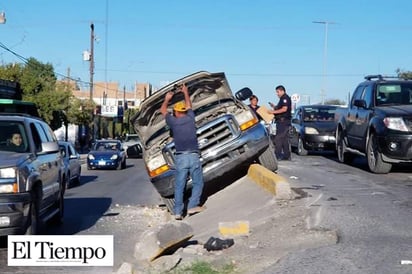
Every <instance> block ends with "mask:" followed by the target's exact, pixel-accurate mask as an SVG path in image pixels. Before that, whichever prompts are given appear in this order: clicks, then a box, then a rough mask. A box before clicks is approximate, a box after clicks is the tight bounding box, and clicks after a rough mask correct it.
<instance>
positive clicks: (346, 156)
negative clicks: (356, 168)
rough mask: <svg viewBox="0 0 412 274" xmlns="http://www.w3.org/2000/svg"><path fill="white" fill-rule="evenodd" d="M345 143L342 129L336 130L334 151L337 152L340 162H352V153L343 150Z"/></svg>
mask: <svg viewBox="0 0 412 274" xmlns="http://www.w3.org/2000/svg"><path fill="white" fill-rule="evenodd" d="M345 150H346V144H345V140H344V139H343V133H342V130H338V132H337V138H336V153H337V154H338V160H339V162H341V163H346V164H349V163H351V162H352V160H353V157H354V155H352V154H350V153H348V152H345Z"/></svg>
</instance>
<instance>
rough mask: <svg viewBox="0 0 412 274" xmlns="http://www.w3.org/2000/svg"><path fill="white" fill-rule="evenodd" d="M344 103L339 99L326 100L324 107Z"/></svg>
mask: <svg viewBox="0 0 412 274" xmlns="http://www.w3.org/2000/svg"><path fill="white" fill-rule="evenodd" d="M345 104H346V103H345V101H342V100H339V99H328V100H325V105H345Z"/></svg>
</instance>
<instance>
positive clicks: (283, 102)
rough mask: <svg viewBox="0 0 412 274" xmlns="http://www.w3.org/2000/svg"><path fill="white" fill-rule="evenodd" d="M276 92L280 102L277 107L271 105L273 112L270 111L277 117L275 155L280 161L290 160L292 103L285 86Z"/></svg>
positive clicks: (278, 88) (280, 86)
mask: <svg viewBox="0 0 412 274" xmlns="http://www.w3.org/2000/svg"><path fill="white" fill-rule="evenodd" d="M275 90H276V94H277V96H278V97H279V102H278V104H277V105H276V106H275V105H274V104H272V103H269V104H270V106H271V107H272V108H273V110H269V111H268V112H269V113H272V114H274V115H275V121H276V136H275V154H276V157H277V158H278V160H290V159H291V158H290V145H289V128H290V126H291V118H292V113H291V111H292V102H291V100H290V97H289V95H287V94H286V89H285V87H284V86H282V85H279V86H277V87H276V89H275Z"/></svg>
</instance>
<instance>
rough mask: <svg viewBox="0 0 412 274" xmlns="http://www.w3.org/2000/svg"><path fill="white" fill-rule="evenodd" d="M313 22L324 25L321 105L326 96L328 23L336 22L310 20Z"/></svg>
mask: <svg viewBox="0 0 412 274" xmlns="http://www.w3.org/2000/svg"><path fill="white" fill-rule="evenodd" d="M312 23H314V24H323V25H325V42H324V47H323V70H322V89H321V92H320V97H321V99H322V105H324V104H325V97H326V65H327V64H326V62H327V56H328V26H329V24H336V23H334V22H330V21H312Z"/></svg>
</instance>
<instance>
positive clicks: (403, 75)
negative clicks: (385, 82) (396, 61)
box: [396, 69, 412, 79]
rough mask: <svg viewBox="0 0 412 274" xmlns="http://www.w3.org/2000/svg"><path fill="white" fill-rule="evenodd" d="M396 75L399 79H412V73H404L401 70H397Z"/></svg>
mask: <svg viewBox="0 0 412 274" xmlns="http://www.w3.org/2000/svg"><path fill="white" fill-rule="evenodd" d="M396 73H397V74H398V77H399V78H403V79H412V71H402V70H401V69H397V70H396Z"/></svg>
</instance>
